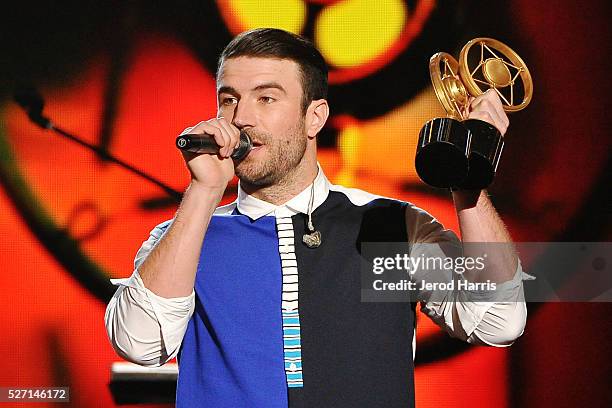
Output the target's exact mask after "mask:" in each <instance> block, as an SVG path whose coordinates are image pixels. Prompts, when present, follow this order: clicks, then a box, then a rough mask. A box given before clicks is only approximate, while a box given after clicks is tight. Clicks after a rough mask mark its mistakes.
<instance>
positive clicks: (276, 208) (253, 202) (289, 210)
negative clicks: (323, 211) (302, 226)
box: [236, 164, 330, 220]
mask: <svg viewBox="0 0 612 408" xmlns="http://www.w3.org/2000/svg"><path fill="white" fill-rule="evenodd" d="M317 166H318V173H317V177H315V179H314V181H313V183H312V184H314V200H313V205H312V211H314V210H315V209H316V208H317V207H319V206H320V205H321V204H323V202H324V201H325V200H326V199H327V196H328V195H329V185H330V183H329V180H328V179H327V177H325V174H324V173H323V169H321V166H320V165H318V164H317ZM312 184H310V185H309V186H308V187H306V188H305V189H304V190H303V191H302V192H301V193H299V194H298V195H296V196H295V197H293V198H292V199H291V200H289V201H287V202H286V203H285V204H282V205H274V204H271V203H269V202H267V201H263V200H260V199H258V198H255V197H253V196H251V195H249V194H247V193H245V192H244V190H242V187H240V183H238V198H237V200H236V202H237V206H238V211H239V212H240V213H241V214H244V215H246V216H248V217H249V218H250V219H252V220H256V219H258V218H260V217H263V216H265V215H274V216H277V217H291V216H293V215H295V214H297V213H303V214H308V204H309V202H310V189H311V188H312Z"/></svg>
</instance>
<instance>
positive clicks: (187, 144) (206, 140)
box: [176, 132, 253, 160]
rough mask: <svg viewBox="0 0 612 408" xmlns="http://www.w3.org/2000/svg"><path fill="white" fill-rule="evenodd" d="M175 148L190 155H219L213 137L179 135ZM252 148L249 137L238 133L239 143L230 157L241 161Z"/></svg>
mask: <svg viewBox="0 0 612 408" xmlns="http://www.w3.org/2000/svg"><path fill="white" fill-rule="evenodd" d="M176 147H178V148H179V149H180V150H184V151H186V152H191V153H208V154H218V153H219V145H218V144H217V142H215V139H214V137H213V136H211V135H208V134H201V135H197V134H194V133H187V134H185V135H180V136H179V137H177V138H176ZM252 147H253V142H251V138H250V137H249V135H247V134H246V133H245V132H240V143H239V144H238V147H237V148H236V149H235V150H234V152H233V153H232V155H231V156H230V157H231V158H232V159H234V160H242V159H244V158H245V157H246V155H247V154H248V153H249V152H250V151H251V148H252Z"/></svg>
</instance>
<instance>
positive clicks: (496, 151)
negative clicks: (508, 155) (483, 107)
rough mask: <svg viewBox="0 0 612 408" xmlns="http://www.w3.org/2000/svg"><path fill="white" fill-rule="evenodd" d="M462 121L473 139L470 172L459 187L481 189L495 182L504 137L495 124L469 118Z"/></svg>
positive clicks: (471, 142) (471, 141) (470, 152)
mask: <svg viewBox="0 0 612 408" xmlns="http://www.w3.org/2000/svg"><path fill="white" fill-rule="evenodd" d="M462 123H463V126H465V127H466V128H467V129H468V130H469V131H470V133H471V140H470V151H469V170H468V174H467V177H466V178H465V180H463V182H462V183H461V185H460V186H459V187H460V188H462V189H465V190H480V189H483V188H486V187H488V186H489V185H490V184H491V183H492V182H493V178H494V177H495V172H496V170H497V165H498V164H499V158H500V157H501V153H502V150H503V148H504V138H503V137H502V135H501V133H499V130H497V128H496V127H495V126H493V125H491V124H489V123H487V122H485V121H482V120H478V119H468V120H465V121H463V122H462Z"/></svg>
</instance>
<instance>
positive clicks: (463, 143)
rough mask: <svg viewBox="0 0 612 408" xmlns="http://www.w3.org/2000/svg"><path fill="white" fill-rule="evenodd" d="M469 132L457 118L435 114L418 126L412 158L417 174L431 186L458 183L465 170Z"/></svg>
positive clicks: (449, 185) (466, 169)
mask: <svg viewBox="0 0 612 408" xmlns="http://www.w3.org/2000/svg"><path fill="white" fill-rule="evenodd" d="M469 136H470V135H469V132H468V131H467V130H466V128H465V126H463V125H462V124H461V122H459V121H458V120H455V119H451V118H436V119H433V120H430V121H429V122H427V123H426V124H425V126H423V127H422V128H421V132H420V133H419V144H418V146H417V153H416V159H415V167H416V171H417V174H418V175H419V177H420V178H421V180H423V181H424V182H425V183H427V184H429V185H430V186H433V187H440V188H448V187H452V186H456V185H459V184H460V183H461V182H462V181H463V180H464V179H465V178H466V177H467V174H468V158H467V152H468V147H469Z"/></svg>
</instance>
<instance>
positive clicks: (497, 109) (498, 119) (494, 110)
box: [467, 89, 510, 136]
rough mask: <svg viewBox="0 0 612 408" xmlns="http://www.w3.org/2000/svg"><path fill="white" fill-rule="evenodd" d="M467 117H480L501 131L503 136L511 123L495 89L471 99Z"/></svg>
mask: <svg viewBox="0 0 612 408" xmlns="http://www.w3.org/2000/svg"><path fill="white" fill-rule="evenodd" d="M467 119H480V120H483V121H485V122H487V123H490V124H491V125H493V126H495V127H496V128H497V130H499V131H500V133H501V134H502V136H503V135H505V134H506V130H508V126H509V125H510V121H509V120H508V115H506V112H505V111H504V108H503V105H502V102H501V99H500V98H499V95H498V94H497V92H496V91H495V90H494V89H489V90H487V91H486V92H485V93H483V94H482V95H480V96H477V97H476V98H472V99H471V102H470V104H469V106H468V117H467Z"/></svg>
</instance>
